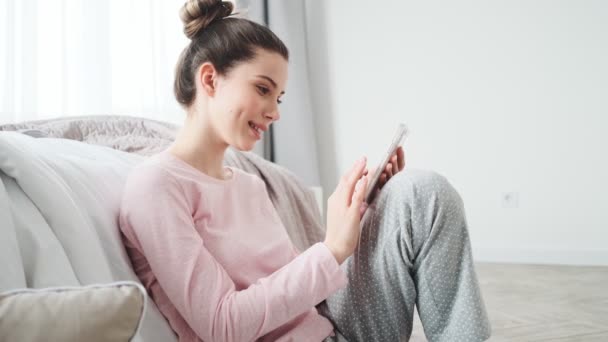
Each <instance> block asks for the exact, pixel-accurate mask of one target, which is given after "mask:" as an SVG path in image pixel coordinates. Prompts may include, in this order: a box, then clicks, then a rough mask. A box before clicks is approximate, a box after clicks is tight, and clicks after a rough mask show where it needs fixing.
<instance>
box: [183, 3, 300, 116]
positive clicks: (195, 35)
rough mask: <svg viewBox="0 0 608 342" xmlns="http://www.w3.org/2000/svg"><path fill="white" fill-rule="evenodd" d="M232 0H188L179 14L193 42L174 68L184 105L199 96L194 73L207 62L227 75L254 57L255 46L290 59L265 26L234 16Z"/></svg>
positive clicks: (186, 32)
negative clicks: (241, 63)
mask: <svg viewBox="0 0 608 342" xmlns="http://www.w3.org/2000/svg"><path fill="white" fill-rule="evenodd" d="M233 10H234V5H233V4H232V2H229V1H219V0H188V1H186V3H185V4H184V5H183V6H182V8H181V10H180V12H179V15H180V18H181V19H182V22H183V23H184V33H185V34H186V36H187V37H188V38H189V39H190V44H188V46H187V47H186V48H185V49H184V50H183V51H182V53H181V55H180V57H179V59H178V61H177V66H176V69H175V82H174V83H173V92H174V93H175V98H176V99H177V102H179V103H180V104H181V105H182V106H185V107H189V106H190V105H191V104H192V102H194V98H195V97H196V86H195V74H196V71H197V69H198V68H199V66H200V65H201V64H203V63H205V62H210V63H211V64H213V66H214V67H215V69H216V70H217V72H218V73H219V74H220V75H226V74H227V73H228V72H229V71H230V70H231V69H232V68H234V67H235V66H236V65H237V64H238V63H240V62H246V61H248V60H252V59H253V58H255V50H256V48H262V49H264V50H267V51H271V52H276V53H278V54H280V55H281V56H283V58H285V60H288V59H289V51H288V50H287V47H286V46H285V44H283V42H282V41H281V40H280V39H279V38H278V37H277V36H276V35H275V34H274V33H273V32H272V31H270V29H268V28H267V27H265V26H262V25H260V24H257V23H255V22H253V21H251V20H247V19H244V18H237V17H234V16H233V13H232V11H233Z"/></svg>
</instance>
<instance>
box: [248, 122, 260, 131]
mask: <svg viewBox="0 0 608 342" xmlns="http://www.w3.org/2000/svg"><path fill="white" fill-rule="evenodd" d="M249 126H250V127H251V128H253V129H255V130H256V131H257V132H258V133H260V129H259V128H258V127H256V126H255V125H254V124H253V123H252V122H250V123H249Z"/></svg>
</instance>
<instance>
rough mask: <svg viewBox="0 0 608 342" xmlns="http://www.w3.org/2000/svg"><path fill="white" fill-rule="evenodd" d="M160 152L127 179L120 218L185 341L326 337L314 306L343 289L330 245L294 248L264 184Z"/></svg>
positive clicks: (153, 291) (144, 278)
mask: <svg viewBox="0 0 608 342" xmlns="http://www.w3.org/2000/svg"><path fill="white" fill-rule="evenodd" d="M229 169H230V171H232V176H231V178H230V179H227V180H220V179H217V178H213V177H211V176H208V175H206V174H204V173H202V172H200V171H198V170H197V169H196V168H194V167H192V166H190V165H189V164H187V163H186V162H184V161H182V160H181V159H179V158H177V157H175V156H173V155H172V154H171V153H170V152H168V151H164V152H161V153H160V154H157V155H155V156H153V157H150V158H149V159H147V160H146V161H145V162H143V163H142V164H140V165H138V166H137V167H136V168H135V169H134V170H133V171H132V173H131V174H130V175H129V177H128V180H127V183H126V186H125V190H124V195H123V200H122V205H121V210H120V216H119V223H120V228H121V231H122V236H123V243H124V245H125V247H126V250H127V253H128V254H129V257H130V259H131V262H132V264H133V267H134V270H135V273H136V274H137V276H138V277H139V279H140V280H141V282H142V283H143V285H144V286H145V288H146V289H147V290H148V293H149V294H150V296H151V297H152V299H153V300H154V302H155V303H156V305H157V306H158V308H159V310H160V311H161V313H162V314H163V315H164V316H165V318H166V319H167V320H168V321H169V324H170V325H171V327H172V329H173V330H174V331H175V332H176V333H177V335H178V337H179V341H201V340H203V341H322V340H323V339H324V338H325V337H327V336H330V335H332V336H333V335H334V332H333V326H332V324H331V322H330V321H329V320H328V319H327V318H325V317H323V316H322V315H320V314H319V313H318V312H317V310H316V308H315V305H317V304H319V303H320V302H321V301H323V300H324V299H325V298H327V297H329V295H331V294H332V293H333V292H335V291H336V290H338V289H340V288H342V287H344V286H346V283H347V278H346V275H345V272H344V271H343V270H342V269H341V268H340V266H339V265H338V263H337V261H336V259H335V258H334V256H333V255H332V254H331V252H330V251H329V249H328V248H327V246H326V245H325V244H324V243H322V242H319V243H316V244H314V245H313V246H311V247H310V248H308V249H307V250H305V251H303V252H302V253H298V251H297V250H296V248H295V247H294V246H293V245H292V243H291V241H290V239H289V237H288V235H287V233H286V231H285V228H284V227H283V225H282V223H281V221H280V218H279V216H278V214H277V213H276V211H275V209H274V206H273V204H272V202H271V201H270V198H269V197H268V193H267V191H266V186H265V184H264V182H263V181H262V180H261V179H260V178H259V177H257V176H255V175H251V174H249V173H246V172H244V171H242V170H239V169H237V168H232V167H231V168H229Z"/></svg>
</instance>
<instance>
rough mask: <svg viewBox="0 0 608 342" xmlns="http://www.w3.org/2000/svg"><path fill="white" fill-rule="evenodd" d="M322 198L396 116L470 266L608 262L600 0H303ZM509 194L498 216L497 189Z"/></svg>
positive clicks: (606, 25)
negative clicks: (463, 223) (444, 200)
mask: <svg viewBox="0 0 608 342" xmlns="http://www.w3.org/2000/svg"><path fill="white" fill-rule="evenodd" d="M307 18H308V32H309V49H310V58H311V61H310V64H311V69H312V74H313V75H312V76H311V77H312V81H313V82H314V87H313V89H314V91H315V93H314V94H313V95H314V99H315V103H314V106H315V110H316V115H317V132H318V140H319V142H320V144H319V145H320V146H321V151H320V155H321V174H322V185H323V187H324V189H323V191H324V196H325V198H327V196H329V195H330V194H331V193H332V192H333V190H334V188H335V186H336V184H337V180H338V178H339V175H340V174H341V173H342V172H345V170H346V169H347V168H348V167H349V166H350V165H351V164H352V163H353V162H354V160H355V159H356V158H357V157H359V156H360V155H362V154H365V155H367V156H368V159H369V160H370V161H371V162H372V163H373V164H375V163H376V162H378V161H379V160H378V159H379V158H380V155H381V153H382V152H383V151H384V149H385V148H386V145H387V144H388V143H389V140H390V138H391V135H392V134H393V132H394V127H395V124H396V123H397V122H399V121H404V122H407V123H408V125H409V126H410V128H411V131H412V134H411V135H410V138H409V139H408V141H407V142H406V144H405V147H406V151H407V152H406V153H407V160H408V161H407V163H408V167H412V168H426V169H433V170H436V171H438V172H440V173H441V174H443V175H445V176H446V177H447V178H448V179H449V180H450V181H451V182H452V184H453V185H454V186H455V187H456V189H458V191H459V192H460V194H461V195H462V197H463V199H464V201H465V207H466V210H467V217H468V222H469V225H470V226H469V229H470V233H471V240H472V244H473V249H474V254H475V257H476V259H477V260H480V261H506V262H530V263H565V264H603V265H608V176H607V175H608V158H607V156H608V152H607V151H606V150H607V147H608V134H607V133H608V62H607V61H608V2H606V1H574V0H571V1H555V0H551V1H549V0H542V1H474V2H468V1H467V2H453V1H441V2H437V1H433V2H413V1H382V2H370V1H345V0H333V1H327V2H325V1H322V0H310V1H308V2H307ZM509 192H515V193H516V194H517V195H518V198H517V203H516V206H517V207H515V208H504V207H503V206H502V204H503V203H502V198H503V194H504V193H509Z"/></svg>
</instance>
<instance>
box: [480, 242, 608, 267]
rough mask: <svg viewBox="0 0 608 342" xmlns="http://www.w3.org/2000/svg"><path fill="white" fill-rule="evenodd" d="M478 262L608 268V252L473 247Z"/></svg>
mask: <svg viewBox="0 0 608 342" xmlns="http://www.w3.org/2000/svg"><path fill="white" fill-rule="evenodd" d="M473 259H475V261H476V262H499V263H517V264H557V265H579V266H583V265H584V266H608V250H568V249H561V250H560V249H540V248H539V249H525V248H487V247H475V246H473Z"/></svg>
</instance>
